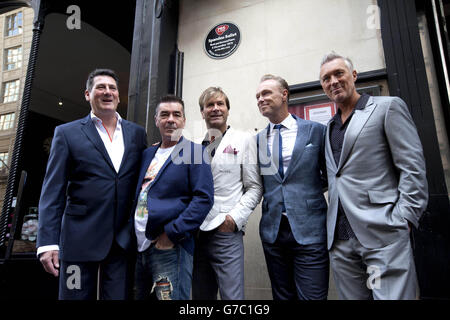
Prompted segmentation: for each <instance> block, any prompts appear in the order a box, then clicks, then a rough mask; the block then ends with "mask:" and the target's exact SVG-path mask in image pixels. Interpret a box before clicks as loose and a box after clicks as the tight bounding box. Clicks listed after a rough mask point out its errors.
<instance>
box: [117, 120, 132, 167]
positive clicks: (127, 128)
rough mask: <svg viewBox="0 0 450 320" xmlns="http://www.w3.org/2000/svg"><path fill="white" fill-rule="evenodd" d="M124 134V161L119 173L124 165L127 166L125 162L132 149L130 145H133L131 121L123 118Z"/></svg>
mask: <svg viewBox="0 0 450 320" xmlns="http://www.w3.org/2000/svg"><path fill="white" fill-rule="evenodd" d="M121 126H122V136H123V144H124V147H125V148H124V152H123V156H122V161H121V162H120V167H119V173H120V171H121V170H122V167H124V166H125V164H126V163H127V161H126V160H127V158H128V155H129V153H130V152H129V150H130V146H131V143H132V141H131V132H130V131H131V128H130V126H129V123H128V122H127V121H125V120H122V124H121Z"/></svg>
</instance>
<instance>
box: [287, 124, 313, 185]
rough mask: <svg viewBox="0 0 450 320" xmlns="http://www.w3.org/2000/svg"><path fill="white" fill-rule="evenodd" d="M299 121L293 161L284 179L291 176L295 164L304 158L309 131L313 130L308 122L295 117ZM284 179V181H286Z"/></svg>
mask: <svg viewBox="0 0 450 320" xmlns="http://www.w3.org/2000/svg"><path fill="white" fill-rule="evenodd" d="M294 118H295V120H296V121H297V127H298V129H297V137H296V138H295V144H294V149H293V150H292V156H291V161H290V163H289V167H288V168H287V170H286V173H285V174H284V179H286V177H288V176H289V174H290V173H291V171H292V167H293V166H294V165H293V164H295V163H297V161H299V159H300V158H301V157H302V154H303V151H304V150H305V146H306V142H308V138H309V131H310V130H311V125H310V124H308V123H307V122H305V121H303V120H301V119H299V118H297V117H294ZM284 179H283V180H284Z"/></svg>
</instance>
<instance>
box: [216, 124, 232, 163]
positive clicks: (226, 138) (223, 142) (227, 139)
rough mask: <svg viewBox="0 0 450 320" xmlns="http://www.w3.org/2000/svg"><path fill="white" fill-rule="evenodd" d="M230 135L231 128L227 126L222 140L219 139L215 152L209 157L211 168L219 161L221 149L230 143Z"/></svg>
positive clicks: (221, 154) (221, 153)
mask: <svg viewBox="0 0 450 320" xmlns="http://www.w3.org/2000/svg"><path fill="white" fill-rule="evenodd" d="M232 136H233V130H232V128H229V129H228V130H227V133H226V134H225V135H224V136H223V137H222V140H220V143H219V145H218V146H217V148H216V153H215V155H214V157H213V158H212V159H211V170H214V169H215V167H216V164H217V163H221V161H220V159H221V158H222V157H223V151H224V150H225V148H226V147H227V146H228V145H229V144H230V140H233V139H232Z"/></svg>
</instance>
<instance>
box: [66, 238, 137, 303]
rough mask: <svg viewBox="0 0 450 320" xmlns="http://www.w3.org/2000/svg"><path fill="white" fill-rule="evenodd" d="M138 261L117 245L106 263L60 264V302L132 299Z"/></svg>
mask: <svg viewBox="0 0 450 320" xmlns="http://www.w3.org/2000/svg"><path fill="white" fill-rule="evenodd" d="M133 271H134V259H133V255H132V254H129V253H127V252H125V250H124V249H122V248H121V247H120V246H119V245H118V244H116V243H115V242H114V243H113V245H112V247H111V250H110V252H109V253H108V255H107V256H106V258H105V259H104V260H102V261H94V262H74V261H60V275H59V299H60V300H96V299H97V288H98V289H99V291H98V297H99V298H100V300H126V299H130V298H131V297H132V295H131V293H132V284H133Z"/></svg>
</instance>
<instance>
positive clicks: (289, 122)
mask: <svg viewBox="0 0 450 320" xmlns="http://www.w3.org/2000/svg"><path fill="white" fill-rule="evenodd" d="M279 124H281V125H283V127H285V128H287V129H292V128H294V126H295V124H296V121H295V119H294V117H293V116H292V115H291V114H289V116H287V117H286V118H285V119H284V120H283V121H281V122H280V123H279ZM269 125H270V132H272V130H273V127H274V126H275V124H274V123H272V122H270V123H269Z"/></svg>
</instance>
